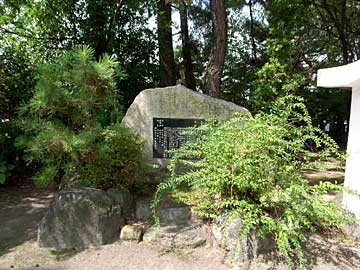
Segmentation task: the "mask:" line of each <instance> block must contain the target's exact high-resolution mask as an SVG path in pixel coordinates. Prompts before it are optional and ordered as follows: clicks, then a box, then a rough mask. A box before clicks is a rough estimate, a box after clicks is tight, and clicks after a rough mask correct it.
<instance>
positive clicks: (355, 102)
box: [317, 61, 360, 221]
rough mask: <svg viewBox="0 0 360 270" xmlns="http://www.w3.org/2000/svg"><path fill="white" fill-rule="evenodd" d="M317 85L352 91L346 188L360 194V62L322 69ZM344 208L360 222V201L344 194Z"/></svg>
mask: <svg viewBox="0 0 360 270" xmlns="http://www.w3.org/2000/svg"><path fill="white" fill-rule="evenodd" d="M317 79H318V80H317V84H318V86H320V87H328V88H347V89H352V96H351V111H350V123H349V137H348V144H347V155H348V156H347V159H346V171H345V182H344V185H345V187H348V188H349V189H352V190H354V191H357V192H360V61H356V62H354V63H351V64H348V65H345V66H340V67H334V68H327V69H321V70H319V71H318V78H317ZM343 206H344V208H345V209H347V210H348V211H350V212H351V213H353V214H354V215H355V217H356V218H357V219H358V221H360V199H358V197H355V196H353V195H350V194H348V193H346V192H345V193H344V197H343Z"/></svg>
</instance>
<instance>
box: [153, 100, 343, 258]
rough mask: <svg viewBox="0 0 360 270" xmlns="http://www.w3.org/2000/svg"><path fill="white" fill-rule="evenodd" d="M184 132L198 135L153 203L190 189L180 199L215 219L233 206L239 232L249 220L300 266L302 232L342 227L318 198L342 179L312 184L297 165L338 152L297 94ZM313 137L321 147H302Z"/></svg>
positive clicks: (178, 156) (335, 210) (336, 212)
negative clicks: (239, 219) (265, 109)
mask: <svg viewBox="0 0 360 270" xmlns="http://www.w3.org/2000/svg"><path fill="white" fill-rule="evenodd" d="M189 134H190V135H192V136H195V138H197V139H196V140H193V141H190V142H188V143H187V144H185V145H184V146H183V147H182V148H180V149H179V150H178V151H176V152H175V153H174V156H173V158H172V159H171V162H170V165H169V169H170V171H171V177H170V178H169V179H168V180H167V181H166V182H164V183H161V184H160V185H159V187H158V190H157V192H156V194H155V197H154V201H153V207H154V208H155V209H156V205H157V203H158V202H159V200H160V198H161V197H162V196H163V195H164V194H165V193H168V192H173V191H174V190H175V191H179V190H180V191H182V192H183V191H184V187H187V188H185V190H188V191H189V193H188V195H187V196H184V195H182V196H180V197H179V196H178V197H179V198H180V200H182V201H184V202H185V203H187V204H189V205H191V206H192V207H193V209H194V210H195V211H196V212H197V213H198V214H200V215H201V216H203V217H207V218H215V217H216V216H217V215H219V214H220V213H221V212H222V211H224V210H230V213H231V214H230V218H231V217H235V216H236V215H240V216H241V217H242V218H243V222H244V226H243V229H242V231H241V232H239V234H240V235H243V234H246V233H248V232H249V230H250V229H251V228H253V227H254V226H256V227H257V228H258V233H259V234H267V233H271V234H272V235H273V236H274V238H275V240H276V243H277V248H278V250H279V251H280V252H281V253H282V254H283V255H284V256H285V258H286V259H287V261H288V262H289V263H290V257H289V254H290V251H291V250H292V249H294V251H295V252H296V254H297V259H298V262H299V263H300V264H301V263H302V262H303V253H302V251H301V242H302V241H303V240H305V232H306V231H314V230H316V229H317V228H318V227H327V226H336V227H340V226H341V225H342V223H343V222H344V221H347V220H349V218H347V217H346V216H344V214H343V212H342V209H341V208H340V207H339V206H337V205H336V204H335V203H333V202H328V201H325V200H324V199H323V197H322V195H323V194H325V193H326V192H328V191H329V190H332V189H336V190H339V189H341V186H340V185H336V184H331V183H322V182H320V183H319V184H318V185H309V184H308V182H307V180H305V179H304V178H303V177H302V174H301V172H302V169H304V168H306V167H313V166H315V165H316V163H315V161H319V160H328V159H330V158H332V157H334V156H336V155H337V145H336V143H335V142H334V141H333V140H332V139H331V138H330V137H328V136H327V135H326V134H324V133H323V132H322V131H321V130H320V129H317V128H313V126H312V123H311V118H310V116H309V114H308V112H307V110H306V107H305V106H304V104H303V100H302V99H301V98H295V97H294V96H286V97H285V98H280V99H278V100H277V101H276V102H275V103H274V106H273V108H272V110H271V113H268V114H266V113H260V114H257V115H256V116H254V117H253V118H252V117H251V116H250V115H249V114H237V115H234V117H232V118H231V119H229V120H227V121H224V122H219V121H209V122H207V123H206V124H204V125H202V126H200V127H198V128H194V129H193V130H190V131H189ZM310 142H312V143H314V144H315V145H316V147H317V148H318V149H319V151H318V152H315V153H314V152H311V151H310V150H309V148H308V147H306V146H307V145H309V143H310ZM189 157H193V158H194V157H195V158H194V159H189Z"/></svg>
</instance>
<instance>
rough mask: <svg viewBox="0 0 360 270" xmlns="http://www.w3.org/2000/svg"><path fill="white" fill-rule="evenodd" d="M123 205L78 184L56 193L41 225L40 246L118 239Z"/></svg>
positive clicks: (84, 244) (86, 244) (64, 246)
mask: <svg viewBox="0 0 360 270" xmlns="http://www.w3.org/2000/svg"><path fill="white" fill-rule="evenodd" d="M123 225H124V218H123V205H121V203H120V202H119V201H116V200H114V199H113V198H112V197H111V196H109V195H108V194H107V193H106V192H104V191H101V190H97V189H93V188H84V187H83V188H77V189H70V190H63V191H60V192H59V193H57V194H56V195H55V197H54V199H53V201H52V202H51V204H50V207H49V210H48V212H47V214H46V215H45V217H44V218H43V219H42V221H41V223H40V225H39V228H38V243H39V245H40V247H49V248H56V249H69V248H77V249H79V248H85V247H89V246H97V245H103V244H109V243H112V242H115V241H117V240H118V238H119V233H120V229H121V227H122V226H123Z"/></svg>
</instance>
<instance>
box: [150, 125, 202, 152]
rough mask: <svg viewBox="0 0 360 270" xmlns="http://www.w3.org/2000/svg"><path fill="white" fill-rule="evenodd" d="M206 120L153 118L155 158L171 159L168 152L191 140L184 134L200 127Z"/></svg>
mask: <svg viewBox="0 0 360 270" xmlns="http://www.w3.org/2000/svg"><path fill="white" fill-rule="evenodd" d="M204 121H205V120H204V119H179V118H153V157H154V158H170V157H171V155H170V153H168V152H167V150H172V149H177V148H179V147H180V146H181V145H183V144H184V143H185V142H187V141H188V140H190V139H191V138H190V137H189V136H188V135H183V134H182V132H183V131H184V130H185V129H186V128H189V127H193V126H199V125H201V124H202V123H203V122H204Z"/></svg>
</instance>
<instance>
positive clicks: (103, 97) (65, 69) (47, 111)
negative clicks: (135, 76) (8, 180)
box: [17, 47, 143, 189]
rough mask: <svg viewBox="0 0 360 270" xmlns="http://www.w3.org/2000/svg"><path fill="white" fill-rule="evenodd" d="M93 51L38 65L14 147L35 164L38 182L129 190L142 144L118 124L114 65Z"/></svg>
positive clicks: (137, 172) (138, 175) (135, 178)
mask: <svg viewBox="0 0 360 270" xmlns="http://www.w3.org/2000/svg"><path fill="white" fill-rule="evenodd" d="M93 53H94V52H93V50H92V49H90V48H88V47H81V48H77V49H75V50H74V51H71V52H69V53H66V54H65V55H63V56H62V57H60V58H59V59H58V61H57V62H56V63H53V64H44V65H42V66H41V67H40V69H39V74H40V76H39V81H38V83H37V85H36V90H35V94H34V97H33V98H32V99H31V100H30V102H29V103H28V104H26V105H24V106H23V107H22V108H21V111H20V116H21V117H20V120H19V124H20V126H21V127H22V129H23V130H24V131H25V133H26V135H27V136H23V137H19V138H18V139H17V146H18V147H20V148H25V153H26V159H27V161H28V162H29V163H31V164H35V165H40V167H41V169H40V170H39V172H38V173H37V174H36V175H35V177H34V179H35V182H36V183H37V184H39V185H43V186H44V185H48V184H49V183H51V182H52V181H54V180H59V179H62V178H64V179H71V180H72V181H76V182H80V183H81V184H83V185H85V186H91V187H97V188H104V189H107V188H110V187H114V186H118V187H123V188H132V187H133V185H134V183H136V182H137V181H138V180H140V179H141V176H142V174H141V173H142V166H143V158H142V142H141V140H140V138H139V137H138V136H136V135H135V134H132V133H130V131H128V130H127V129H126V128H125V127H124V126H122V125H121V124H120V123H119V121H120V119H121V115H120V113H119V111H120V109H119V104H118V101H117V99H118V96H117V92H116V88H115V83H114V75H115V71H117V70H119V68H118V63H117V62H116V61H114V59H112V58H110V57H108V56H106V55H104V56H103V57H102V58H101V59H100V60H99V62H97V61H95V60H94V58H93ZM118 73H119V72H118ZM120 73H121V72H120ZM63 176H64V177H63Z"/></svg>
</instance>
